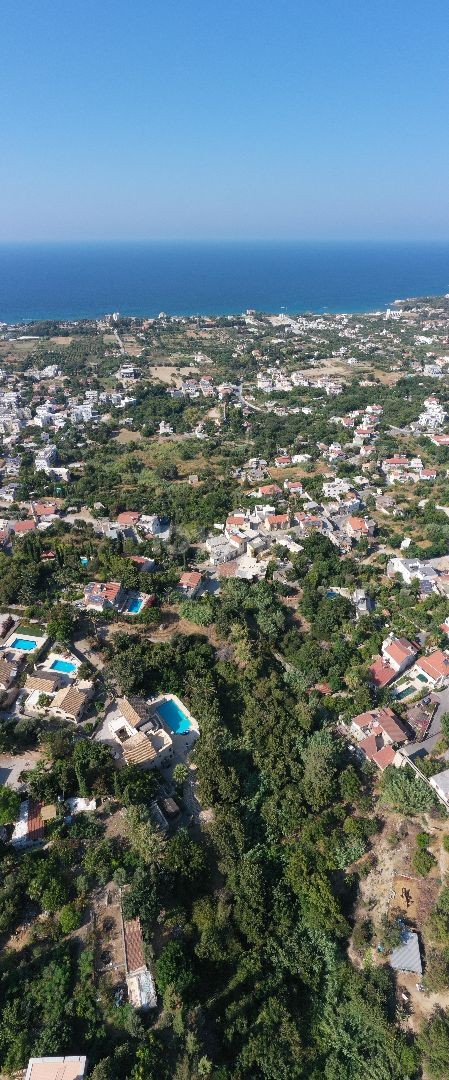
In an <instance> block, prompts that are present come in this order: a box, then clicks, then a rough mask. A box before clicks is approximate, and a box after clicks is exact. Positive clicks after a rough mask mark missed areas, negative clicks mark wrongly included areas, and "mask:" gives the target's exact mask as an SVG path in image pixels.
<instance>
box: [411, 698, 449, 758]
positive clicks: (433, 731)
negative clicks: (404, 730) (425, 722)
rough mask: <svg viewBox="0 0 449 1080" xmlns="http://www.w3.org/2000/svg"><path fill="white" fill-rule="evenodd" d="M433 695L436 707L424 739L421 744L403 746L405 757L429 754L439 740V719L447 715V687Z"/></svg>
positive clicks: (448, 702) (448, 709)
mask: <svg viewBox="0 0 449 1080" xmlns="http://www.w3.org/2000/svg"><path fill="white" fill-rule="evenodd" d="M434 694H435V697H437V698H438V705H437V709H436V712H435V715H434V717H433V720H432V723H431V725H430V727H429V730H428V732H427V735H426V738H425V739H423V740H422V742H415V743H409V744H408V745H407V746H404V748H403V750H404V753H405V754H407V757H413V755H414V754H419V756H420V757H422V756H423V755H425V754H431V753H432V752H433V750H434V749H435V747H436V745H437V743H438V742H439V740H440V738H441V732H442V728H441V717H442V716H444V714H445V713H449V686H446V687H445V689H444V690H440V691H434Z"/></svg>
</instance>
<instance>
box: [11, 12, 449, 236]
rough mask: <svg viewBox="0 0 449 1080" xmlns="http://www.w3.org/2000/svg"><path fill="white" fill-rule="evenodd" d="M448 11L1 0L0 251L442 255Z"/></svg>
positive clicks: (448, 169)
mask: <svg viewBox="0 0 449 1080" xmlns="http://www.w3.org/2000/svg"><path fill="white" fill-rule="evenodd" d="M448 55H449V8H448V5H447V0H431V2H430V3H428V2H427V3H426V2H425V0H369V2H363V0H309V2H307V3H306V2H305V0H2V4H1V32H0V100H1V102H2V113H1V116H2V121H1V127H0V196H1V197H0V240H3V241H14V240H66V239H78V240H84V239H139V238H142V239H151V238H154V239H162V238H168V239H175V238H176V239H190V238H198V239H218V238H224V239H234V238H240V239H252V238H270V239H277V238H291V239H300V238H305V239H315V238H316V239H334V238H336V239H337V238H347V239H358V238H360V239H363V238H368V239H385V238H389V239H396V238H398V239H400V238H417V239H420V238H423V239H427V238H441V239H443V238H449V198H448V191H449V139H448V115H449V74H448V72H449V65H448Z"/></svg>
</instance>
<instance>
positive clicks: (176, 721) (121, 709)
mask: <svg viewBox="0 0 449 1080" xmlns="http://www.w3.org/2000/svg"><path fill="white" fill-rule="evenodd" d="M107 726H108V729H109V731H110V733H111V735H112V736H113V738H114V740H115V741H116V742H117V743H119V744H120V747H121V751H122V754H123V758H124V760H125V762H126V764H128V765H139V766H140V767H141V768H150V769H151V768H153V767H158V768H161V767H164V765H165V766H166V765H168V764H175V763H176V761H180V760H185V759H186V757H187V756H188V754H189V751H190V750H191V749H192V747H193V745H194V743H195V742H196V739H197V738H198V736H199V733H200V732H199V727H198V723H197V721H196V720H195V719H194V718H193V716H192V715H191V713H190V712H189V710H188V709H187V708H186V706H185V705H183V704H182V702H181V701H180V700H179V698H178V697H176V695H175V694H161V695H160V696H158V697H157V698H155V699H153V700H150V701H144V699H143V698H140V697H137V696H134V695H129V696H127V697H122V698H119V699H118V700H117V702H116V704H115V707H114V708H113V710H112V712H111V715H110V717H109V718H108V725H107Z"/></svg>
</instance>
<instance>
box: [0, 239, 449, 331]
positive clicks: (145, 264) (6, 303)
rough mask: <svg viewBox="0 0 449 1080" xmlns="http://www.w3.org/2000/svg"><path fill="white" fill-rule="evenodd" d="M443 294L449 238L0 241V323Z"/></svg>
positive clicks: (289, 309)
mask: <svg viewBox="0 0 449 1080" xmlns="http://www.w3.org/2000/svg"><path fill="white" fill-rule="evenodd" d="M447 292H449V242H447V241H445V242H442V243H438V242H437V241H432V242H429V243H424V242H423V243H421V242H419V241H416V242H407V243H405V242H402V243H384V242H381V241H377V242H370V243H366V244H364V243H361V242H344V243H343V242H340V243H337V242H333V243H325V242H324V241H323V242H318V243H316V244H315V243H311V242H303V243H297V242H293V241H292V242H288V241H282V242H278V243H277V242H274V241H271V242H268V243H262V242H257V243H256V242H252V243H250V242H247V243H231V242H223V243H218V244H211V243H201V242H197V243H192V244H188V243H186V242H183V243H178V244H173V243H165V244H163V243H158V242H154V243H147V242H136V243H129V244H126V243H120V244H112V243H109V244H87V245H86V244H84V245H80V244H69V245H67V244H62V245H61V244H28V245H27V244H15V245H11V244H0V322H3V323H7V324H13V323H16V324H21V325H26V324H27V323H29V322H34V321H45V320H55V321H64V320H66V321H70V322H74V321H78V320H81V319H96V318H101V317H102V316H103V315H104V314H105V313H108V312H112V311H119V312H120V313H121V314H126V315H128V316H129V317H137V318H140V317H144V316H148V317H149V318H154V317H155V316H157V315H158V314H159V312H160V311H164V312H166V313H167V314H169V315H171V316H178V317H180V318H182V317H189V316H190V317H193V316H195V315H200V316H208V315H210V316H212V317H213V316H216V317H219V316H228V315H237V314H241V313H242V312H244V311H246V310H247V309H248V308H254V309H255V310H257V311H264V312H272V313H276V314H277V313H279V312H285V313H286V314H290V315H293V314H297V315H301V314H305V313H315V314H317V315H322V314H326V313H329V314H331V315H335V314H340V313H341V314H357V313H360V314H366V313H368V312H370V311H383V310H385V308H386V307H388V306H392V305H393V303H394V300H395V299H398V298H403V299H406V298H410V297H423V296H438V295H445V294H446V293H447Z"/></svg>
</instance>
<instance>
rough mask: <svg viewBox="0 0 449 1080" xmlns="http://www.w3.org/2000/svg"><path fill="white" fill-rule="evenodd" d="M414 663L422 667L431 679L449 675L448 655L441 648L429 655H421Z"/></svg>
mask: <svg viewBox="0 0 449 1080" xmlns="http://www.w3.org/2000/svg"><path fill="white" fill-rule="evenodd" d="M416 665H417V667H420V668H422V670H423V671H425V673H426V675H430V677H431V679H435V680H437V679H441V678H442V677H445V676H448V675H449V656H448V655H447V654H446V653H444V652H442V650H441V649H436V650H435V652H433V653H431V654H430V656H422V657H421V659H420V660H417V661H416Z"/></svg>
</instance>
